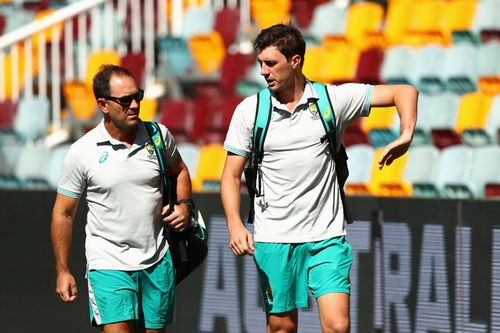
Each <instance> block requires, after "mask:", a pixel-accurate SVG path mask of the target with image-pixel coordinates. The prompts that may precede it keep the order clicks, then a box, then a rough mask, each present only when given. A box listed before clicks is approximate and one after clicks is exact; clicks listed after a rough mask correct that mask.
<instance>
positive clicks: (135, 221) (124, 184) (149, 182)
mask: <svg viewBox="0 0 500 333" xmlns="http://www.w3.org/2000/svg"><path fill="white" fill-rule="evenodd" d="M160 128H161V131H162V135H163V137H164V138H165V146H166V151H167V163H168V164H169V165H171V164H172V163H173V161H174V160H175V158H176V154H177V148H176V146H175V142H174V139H173V137H172V135H171V134H170V132H169V131H168V130H167V128H166V127H165V126H163V125H161V124H160ZM85 191H86V199H87V203H88V208H89V211H88V215H87V224H86V226H85V232H86V236H87V237H86V241H85V252H86V257H87V265H88V269H115V270H139V269H144V268H147V267H149V266H151V265H154V264H155V263H156V262H158V261H159V260H160V259H161V258H163V256H164V255H165V253H166V252H167V249H168V244H167V241H166V238H165V237H164V236H163V232H162V231H163V223H164V222H163V221H162V219H161V209H162V192H161V178H160V168H159V166H158V160H157V158H156V153H155V151H154V146H153V144H152V143H151V141H150V139H149V136H148V134H147V131H146V128H145V127H144V124H143V123H142V122H141V123H139V125H138V131H137V135H136V138H135V141H134V143H133V145H132V147H131V148H130V149H129V148H127V147H126V146H125V145H124V144H123V143H122V142H120V141H118V140H116V139H113V138H112V137H111V136H110V135H109V133H108V131H107V130H106V128H105V127H104V122H101V123H100V124H99V125H98V126H97V127H96V128H94V129H92V130H91V131H89V132H88V133H87V134H85V135H84V136H83V137H82V138H81V139H79V140H78V141H76V142H75V143H74V144H73V145H72V146H71V148H70V150H69V152H68V154H67V156H66V158H65V161H64V167H63V171H62V174H61V179H60V182H59V186H58V189H57V192H58V193H60V194H63V195H66V196H69V197H72V198H80V197H81V196H82V194H83V193H84V192H85Z"/></svg>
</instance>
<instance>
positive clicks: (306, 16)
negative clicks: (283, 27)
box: [291, 0, 315, 30]
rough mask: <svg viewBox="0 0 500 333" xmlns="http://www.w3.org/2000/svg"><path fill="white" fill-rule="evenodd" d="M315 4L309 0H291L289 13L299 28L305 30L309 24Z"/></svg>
mask: <svg viewBox="0 0 500 333" xmlns="http://www.w3.org/2000/svg"><path fill="white" fill-rule="evenodd" d="M314 7H315V4H314V3H313V2H312V1H309V0H292V8H291V14H292V15H293V17H294V18H295V23H296V24H297V26H298V27H299V28H300V29H303V30H307V28H308V27H309V25H310V24H311V21H312V17H313V13H314Z"/></svg>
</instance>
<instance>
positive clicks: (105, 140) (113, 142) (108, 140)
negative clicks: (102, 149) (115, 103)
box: [97, 119, 147, 147]
mask: <svg viewBox="0 0 500 333" xmlns="http://www.w3.org/2000/svg"><path fill="white" fill-rule="evenodd" d="M97 132H98V138H97V145H99V146H100V145H103V144H104V145H107V144H109V145H110V146H113V147H120V146H124V147H125V144H123V142H121V141H120V140H117V139H115V138H113V137H112V136H111V134H109V132H108V130H107V129H106V127H105V126H104V119H103V120H101V122H100V123H99V125H97ZM145 140H147V135H146V129H145V127H144V125H143V124H142V120H139V123H138V124H137V133H136V135H135V140H134V143H133V145H132V146H135V145H139V146H143V145H144V144H145V142H144V141H145Z"/></svg>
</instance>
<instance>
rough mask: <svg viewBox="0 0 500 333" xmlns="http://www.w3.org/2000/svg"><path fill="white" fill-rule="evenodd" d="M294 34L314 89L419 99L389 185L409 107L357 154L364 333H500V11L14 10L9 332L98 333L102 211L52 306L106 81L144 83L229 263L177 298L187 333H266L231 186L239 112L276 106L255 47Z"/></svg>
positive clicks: (6, 163) (5, 91) (0, 92)
mask: <svg viewBox="0 0 500 333" xmlns="http://www.w3.org/2000/svg"><path fill="white" fill-rule="evenodd" d="M290 21H291V22H292V23H293V24H295V25H296V26H297V27H298V28H299V29H300V30H301V31H302V33H303V35H304V37H305V39H306V42H307V50H306V55H305V65H304V73H305V74H306V76H307V77H308V78H309V79H310V80H315V81H321V82H324V83H333V84H342V83H345V82H362V83H370V84H379V83H386V84H395V83H409V84H412V85H415V86H416V87H417V88H418V89H419V90H420V97H419V116H418V121H417V129H416V132H415V137H414V142H413V144H412V146H411V147H410V150H409V152H408V154H406V155H405V156H403V157H402V158H400V159H398V160H397V161H396V162H395V163H393V164H392V165H391V166H390V167H388V168H384V169H383V171H382V172H380V171H379V170H378V167H377V163H376V161H377V160H378V156H379V155H380V154H381V149H382V147H384V146H385V145H386V144H387V143H388V142H390V141H391V140H393V139H394V138H395V137H396V136H397V135H398V133H399V123H398V117H397V112H396V110H395V109H394V108H382V109H380V110H372V113H371V116H370V117H369V118H365V119H360V120H358V121H356V122H354V123H352V124H351V125H350V126H349V127H348V128H347V130H346V132H345V135H344V144H345V145H346V146H347V152H348V155H349V160H348V164H349V170H350V177H349V179H348V181H347V183H346V192H347V194H348V195H349V197H350V200H351V202H352V203H353V206H354V207H355V209H353V213H354V217H355V219H357V222H355V223H354V224H353V225H352V226H349V227H348V229H349V230H350V236H349V237H350V240H351V242H352V244H353V249H354V250H355V251H359V253H360V255H359V258H358V259H359V265H358V266H356V267H353V272H352V277H353V309H352V313H351V314H352V316H353V332H374V331H377V332H497V331H500V295H498V292H496V290H497V289H499V288H497V287H499V286H500V278H498V277H497V276H498V275H497V273H500V272H498V270H499V268H498V267H500V253H497V252H498V251H500V236H499V235H498V234H497V228H499V227H498V226H497V223H498V224H500V223H499V222H500V221H499V219H500V202H499V201H498V199H499V198H500V145H499V143H500V0H380V1H354V0H332V1H329V0H113V1H111V0H109V1H108V0H81V1H70V0H66V1H64V0H38V1H35V0H11V1H9V0H0V223H2V231H1V232H0V235H1V236H0V237H1V242H0V260H1V262H2V263H4V269H5V272H4V273H3V274H1V277H0V288H1V289H0V331H9V332H24V331H25V330H26V325H28V324H29V325H38V327H39V331H40V332H85V331H88V330H90V331H92V329H90V328H88V324H87V322H86V315H87V314H88V310H87V309H86V307H87V304H86V290H85V280H84V279H83V274H84V270H85V260H84V256H83V237H84V234H83V226H84V223H85V207H84V206H85V205H82V206H83V207H80V211H79V215H78V219H77V221H78V223H76V225H75V241H74V246H73V252H74V260H73V261H74V263H75V267H76V270H77V272H80V276H79V278H80V281H79V282H80V290H81V294H80V295H81V298H80V300H79V303H77V304H76V305H71V306H65V305H61V304H59V303H58V301H57V299H56V296H55V293H54V292H53V284H54V281H55V280H54V273H53V268H52V254H51V251H50V239H49V224H50V209H51V208H52V205H53V200H54V198H55V189H56V187H57V182H58V178H59V174H60V170H61V167H62V161H63V159H64V156H65V153H66V151H67V150H68V148H69V146H70V145H71V143H72V142H74V141H76V140H77V139H78V138H80V137H81V136H82V135H83V134H84V133H86V132H87V131H88V130H90V129H91V128H93V127H94V126H95V125H96V124H97V123H98V122H99V121H100V119H101V114H100V111H99V110H98V109H97V105H96V102H95V100H94V97H93V94H92V89H91V84H92V77H93V75H94V74H95V73H96V71H97V69H98V67H99V66H100V65H101V64H103V63H113V64H118V65H122V66H124V67H127V68H129V69H130V70H132V71H133V72H134V74H135V76H136V79H137V81H138V82H139V84H140V86H141V87H143V88H144V89H145V92H146V94H145V99H144V100H143V101H142V103H141V118H142V119H143V120H156V121H159V122H161V123H163V124H165V125H166V126H167V127H168V128H169V130H170V131H171V132H172V133H173V135H174V137H175V139H176V142H177V144H178V148H179V151H180V153H181V155H182V157H183V158H184V160H185V162H186V164H187V165H188V168H189V171H190V174H191V177H192V179H193V189H194V191H195V193H196V194H195V195H196V198H197V201H198V202H199V206H200V207H201V208H202V209H203V210H205V211H207V223H208V225H209V230H210V236H211V239H212V241H211V243H210V246H211V252H210V253H212V254H213V255H212V254H211V255H210V256H209V258H208V260H207V263H206V264H205V265H204V266H203V267H202V268H200V269H199V270H198V271H197V272H196V274H194V275H193V276H192V277H190V278H189V279H188V280H186V282H185V284H184V285H181V286H179V291H180V292H179V295H180V296H179V301H178V303H179V310H178V314H177V317H178V322H177V323H176V324H175V325H176V326H174V327H173V330H174V331H179V332H198V331H200V332H231V333H232V332H254V331H255V332H262V331H263V326H262V325H263V320H264V315H263V313H262V312H261V311H260V309H258V308H259V304H260V299H259V296H258V291H257V290H258V289H257V286H258V284H257V282H256V277H255V276H253V275H252V274H253V273H252V269H251V268H253V266H251V265H253V262H252V261H251V258H250V259H248V258H245V259H243V258H237V259H236V258H233V257H232V254H231V253H230V252H229V250H228V248H227V235H226V231H225V226H224V224H225V221H224V218H223V213H222V207H221V204H220V199H219V190H220V184H219V178H220V175H221V173H222V168H223V163H224V159H225V155H226V153H225V151H224V149H223V148H222V144H223V141H224V138H225V134H226V131H227V128H228V126H229V122H230V119H231V116H232V113H233V111H234V108H235V106H236V105H237V104H238V103H239V102H240V101H241V100H242V99H243V98H245V97H247V96H250V95H252V94H254V93H256V92H258V91H259V90H260V89H262V88H263V87H265V81H264V80H263V79H262V78H261V77H260V75H259V66H258V64H257V63H256V62H255V59H254V55H253V49H252V41H253V39H254V37H255V36H256V35H257V33H258V32H259V31H260V30H261V29H263V28H266V27H268V26H270V25H272V24H275V23H279V22H283V23H287V22H290ZM242 192H245V187H244V186H243V187H242ZM246 205H247V197H246V195H245V194H244V195H243V207H242V214H243V215H244V214H246V212H247V210H246V208H245V207H246ZM26 226H29V227H28V228H27V227H26ZM383 235H385V236H383ZM356 253H357V252H356ZM248 262H249V263H250V264H248ZM247 265H250V266H248V269H245V267H247ZM4 269H2V271H4ZM21 276H23V278H22V279H20V277H21ZM191 284H192V285H195V286H202V287H200V288H201V289H200V290H196V288H193V287H192V286H191V287H190V285H191ZM205 288H206V289H205ZM443 288H444V289H443ZM184 299H186V300H187V303H185V301H184ZM497 303H498V304H497ZM249 304H250V305H249ZM28 318H32V320H30V321H27V319H28ZM303 318H305V319H304V320H303V321H301V325H302V326H301V329H300V332H318V331H319V326H317V321H318V318H317V309H316V308H315V307H314V306H313V307H312V308H311V309H310V310H309V311H305V312H304V313H303ZM315 325H316V326H315ZM2 327H3V329H2Z"/></svg>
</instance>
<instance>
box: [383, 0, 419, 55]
mask: <svg viewBox="0 0 500 333" xmlns="http://www.w3.org/2000/svg"><path fill="white" fill-rule="evenodd" d="M411 4H412V2H411V1H389V3H388V6H387V14H386V19H385V24H384V28H383V35H384V38H385V40H386V44H387V45H388V46H395V45H399V44H401V42H402V40H403V38H404V36H405V35H406V31H407V28H408V24H409V22H410V19H411V14H412V12H411Z"/></svg>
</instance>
